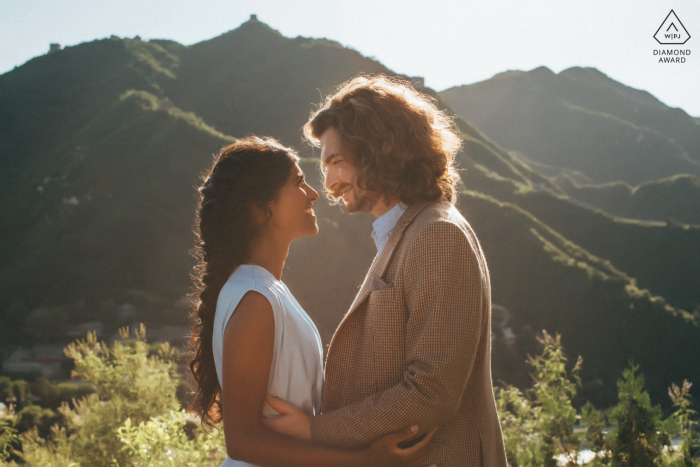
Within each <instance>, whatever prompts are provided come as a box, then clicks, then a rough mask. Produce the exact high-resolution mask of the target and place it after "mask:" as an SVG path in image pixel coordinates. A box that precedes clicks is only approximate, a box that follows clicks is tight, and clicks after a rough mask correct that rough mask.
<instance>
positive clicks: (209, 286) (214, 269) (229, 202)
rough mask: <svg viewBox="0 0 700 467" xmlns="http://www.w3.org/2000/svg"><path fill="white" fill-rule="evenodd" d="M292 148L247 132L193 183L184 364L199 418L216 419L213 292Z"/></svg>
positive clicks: (243, 256) (246, 239)
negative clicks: (190, 306) (195, 197)
mask: <svg viewBox="0 0 700 467" xmlns="http://www.w3.org/2000/svg"><path fill="white" fill-rule="evenodd" d="M298 161H299V157H298V156H297V155H296V153H295V152H294V151H293V150H292V149H289V148H286V147H284V146H282V145H281V144H279V143H278V142H277V141H275V140H274V139H271V138H265V139H262V138H258V137H255V136H249V137H246V138H243V139H241V140H238V141H237V142H235V143H233V144H230V145H228V146H226V147H225V148H223V149H222V150H221V152H219V155H218V156H217V157H216V158H215V160H214V164H213V165H212V167H211V168H210V169H209V170H208V171H207V172H206V173H205V175H204V177H203V183H202V185H201V186H200V187H199V205H198V207H197V217H196V222H195V235H196V243H195V248H194V254H195V256H196V258H197V260H198V262H197V265H196V266H195V269H194V272H193V274H192V278H193V279H194V291H193V292H192V294H190V297H191V298H192V299H193V300H194V303H195V307H194V311H193V313H192V320H193V326H192V334H191V337H190V350H191V351H192V353H193V356H192V360H191V361H190V370H191V371H192V375H193V376H194V379H195V381H196V382H197V388H196V390H195V391H194V400H193V401H192V403H191V404H190V410H192V411H194V412H196V413H198V414H199V416H200V417H201V419H202V422H204V423H206V424H208V425H213V424H215V423H218V422H219V421H221V397H220V396H221V386H220V385H219V379H218V377H217V375H216V366H215V365H214V351H213V349H212V337H213V332H214V316H215V315H216V302H217V300H218V298H219V293H220V292H221V289H222V288H223V286H224V284H226V281H227V280H228V278H229V276H230V275H231V274H232V273H233V271H234V270H235V269H236V268H237V267H238V266H239V265H241V264H242V263H244V262H245V261H246V260H247V255H248V249H249V247H250V242H251V240H252V238H253V236H254V235H255V234H256V233H257V232H258V229H259V228H260V226H259V225H257V224H256V222H255V221H254V219H253V217H252V216H253V214H252V210H253V207H257V208H258V209H260V210H261V211H262V212H264V213H265V214H266V216H267V218H268V219H269V217H270V215H271V211H270V209H269V204H270V202H272V201H273V200H274V199H275V197H276V196H277V193H278V191H279V189H280V188H282V187H283V186H284V184H285V183H286V182H287V180H288V179H289V175H290V173H291V172H292V168H293V167H294V164H295V162H298Z"/></svg>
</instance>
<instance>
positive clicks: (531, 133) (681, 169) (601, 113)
mask: <svg viewBox="0 0 700 467" xmlns="http://www.w3.org/2000/svg"><path fill="white" fill-rule="evenodd" d="M440 96H441V97H442V98H443V99H444V100H445V101H446V102H447V103H448V104H449V105H450V106H451V107H452V108H453V109H454V110H455V111H456V112H457V113H458V114H459V115H460V116H461V117H462V118H464V119H466V120H468V121H470V122H472V123H474V124H475V125H476V126H477V127H478V128H479V129H480V130H482V131H483V132H484V133H485V134H486V135H487V136H488V137H489V138H491V139H493V140H494V141H496V142H497V143H498V144H499V145H500V146H502V147H504V148H506V149H508V150H513V151H517V152H519V153H521V154H522V155H523V156H524V158H525V159H526V160H528V161H532V162H533V163H534V164H533V166H534V167H536V168H538V169H539V170H542V171H543V173H545V174H547V175H550V176H554V175H558V174H561V173H566V172H567V171H568V172H578V175H579V176H581V178H582V180H579V181H581V182H587V183H592V184H601V183H609V182H616V181H624V182H626V183H628V184H631V185H633V186H634V185H639V184H642V183H645V182H649V181H654V180H658V179H662V178H667V177H671V176H674V175H677V174H683V173H688V174H691V175H695V176H699V175H700V125H698V123H697V119H694V118H693V117H690V116H689V115H688V114H686V113H685V112H684V111H683V110H681V109H675V108H670V107H668V106H666V105H664V104H663V103H662V102H660V101H659V100H658V99H656V98H655V97H653V96H652V95H651V94H649V93H647V92H645V91H640V90H637V89H633V88H630V87H628V86H625V85H623V84H621V83H618V82H616V81H614V80H612V79H610V78H609V77H608V76H606V75H605V74H603V73H601V72H600V71H598V70H596V69H594V68H578V67H575V68H569V69H567V70H564V71H562V72H561V73H559V74H555V73H553V72H552V71H551V70H549V69H548V68H545V67H540V68H536V69H534V70H532V71H528V72H522V71H508V72H505V73H501V74H498V75H496V76H494V77H493V78H491V79H489V80H486V81H482V82H480V83H475V84H470V85H465V86H458V87H454V88H450V89H447V90H445V91H443V92H441V93H440Z"/></svg>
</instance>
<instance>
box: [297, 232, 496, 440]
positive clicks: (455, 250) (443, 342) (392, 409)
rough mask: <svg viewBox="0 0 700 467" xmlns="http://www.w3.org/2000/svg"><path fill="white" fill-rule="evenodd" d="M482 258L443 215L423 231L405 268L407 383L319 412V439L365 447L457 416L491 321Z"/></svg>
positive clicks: (315, 428)
mask: <svg viewBox="0 0 700 467" xmlns="http://www.w3.org/2000/svg"><path fill="white" fill-rule="evenodd" d="M477 255H478V252H476V251H475V250H474V248H473V247H472V245H471V243H470V241H469V238H468V237H467V234H466V233H465V232H464V231H463V230H462V229H461V228H460V227H459V226H458V225H456V224H454V223H452V222H449V221H445V220H440V221H436V222H433V223H430V224H428V225H427V226H425V227H424V228H423V230H422V232H421V233H420V234H419V235H418V236H417V237H416V238H415V240H414V241H413V243H412V244H411V245H410V246H408V252H407V256H406V260H405V262H404V267H403V269H402V270H401V271H400V272H399V274H402V275H403V284H404V298H405V303H406V306H407V309H408V316H407V318H408V320H407V322H406V341H405V350H406V353H405V355H406V368H407V369H406V371H405V372H404V375H403V380H402V381H401V382H400V383H399V384H397V385H395V386H393V387H391V388H389V389H387V390H385V391H383V392H379V393H376V394H373V395H371V396H369V397H367V398H365V399H363V400H361V401H358V402H356V403H354V404H351V405H348V406H346V407H342V408H340V409H338V410H334V411H331V412H327V413H322V414H321V415H318V416H316V417H313V418H312V421H311V438H312V440H313V441H314V442H317V443H319V444H323V445H327V446H334V447H340V448H351V449H353V448H362V447H365V446H367V445H368V444H369V443H371V442H372V441H374V440H376V439H378V438H380V437H382V436H384V435H386V434H389V433H392V432H394V431H398V430H400V429H402V428H405V427H407V426H410V425H414V424H418V425H419V426H420V433H425V432H426V431H429V430H430V429H432V428H434V427H435V426H438V425H441V424H443V423H445V422H447V421H449V420H450V419H451V418H452V417H453V416H454V415H455V414H456V413H457V410H458V409H459V405H460V402H461V399H462V394H463V392H464V389H465V387H466V384H467V380H468V378H469V376H470V374H471V372H472V368H473V367H474V362H475V360H476V353H477V348H478V345H479V336H480V335H481V329H482V326H483V324H484V320H486V319H489V317H488V316H484V314H485V312H484V310H487V309H488V308H487V307H484V304H483V300H486V299H487V297H486V296H485V295H486V294H485V290H484V287H483V282H482V281H483V280H484V278H483V276H482V272H481V268H480V265H479V264H480V263H479V260H478V256H477ZM395 283H396V281H395Z"/></svg>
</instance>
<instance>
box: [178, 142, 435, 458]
mask: <svg viewBox="0 0 700 467" xmlns="http://www.w3.org/2000/svg"><path fill="white" fill-rule="evenodd" d="M298 161H299V158H298V156H296V154H295V153H294V152H293V151H292V150H291V149H288V148H285V147H283V146H281V145H280V144H279V143H277V142H276V141H275V140H273V139H260V138H257V137H248V138H245V139H242V140H239V141H238V142H236V143H234V144H231V145H229V146H227V147H225V148H224V149H222V150H221V152H220V154H219V155H218V157H217V158H216V160H215V161H214V165H213V166H212V168H211V170H210V171H209V173H208V175H207V177H206V179H205V181H204V183H203V184H202V186H201V187H200V188H199V192H200V202H199V207H198V211H197V225H196V229H197V234H198V239H197V245H196V252H197V253H198V256H199V259H200V261H199V264H198V266H197V269H196V276H197V277H196V279H197V282H198V288H197V290H196V296H197V297H198V298H199V301H198V307H197V309H196V311H195V314H194V319H195V326H194V329H193V333H192V341H193V348H194V357H193V359H192V361H191V363H190V368H191V369H192V373H193V374H194V377H195V380H196V381H197V384H198V387H197V391H196V392H195V400H194V402H193V404H192V408H193V409H194V410H195V411H196V412H198V413H199V415H200V416H201V418H202V421H203V422H205V423H208V424H214V423H217V422H219V421H221V420H223V424H224V433H225V436H226V449H227V452H228V455H229V457H228V458H227V459H226V460H225V461H224V463H223V464H222V466H226V467H229V466H237V467H239V466H246V465H251V464H259V465H267V466H273V465H284V466H304V467H313V466H318V467H328V466H372V465H377V466H382V467H387V466H393V465H396V466H404V465H414V464H415V463H416V462H417V461H418V460H420V459H421V458H422V457H423V456H424V455H425V454H426V452H427V449H426V447H427V445H428V444H429V442H430V438H431V436H427V437H426V438H425V440H423V441H421V442H420V443H418V444H416V445H415V446H413V447H411V448H409V449H405V450H402V449H399V448H398V447H397V446H396V443H398V442H400V441H402V440H406V439H408V438H410V437H411V436H412V434H414V433H415V432H416V431H417V427H411V428H409V429H406V430H403V431H402V432H400V433H396V434H392V435H388V436H386V437H384V438H382V439H380V440H379V441H377V442H375V443H374V444H372V446H370V447H369V448H368V449H366V450H364V451H342V450H337V449H330V448H326V447H322V446H317V445H314V444H312V443H309V442H307V441H302V440H299V439H295V438H292V437H289V436H286V435H283V434H280V433H277V432H275V431H273V430H272V429H270V428H269V427H268V426H267V425H266V424H265V423H264V419H265V418H269V417H271V416H274V415H276V412H275V411H274V410H273V409H272V408H271V407H270V406H269V405H267V403H266V396H267V394H268V393H269V394H270V395H272V396H276V397H279V398H280V399H283V400H285V401H287V402H289V403H291V404H294V405H297V406H299V407H301V408H302V409H304V410H305V411H306V412H307V413H308V414H309V415H313V414H314V413H318V411H319V409H320V402H321V401H320V399H321V391H322V385H323V363H322V360H321V359H322V349H321V340H320V336H319V334H318V331H317V330H316V327H315V326H314V324H313V322H312V321H311V320H310V319H309V317H308V316H307V315H306V313H305V312H304V310H303V309H302V308H301V306H299V304H298V303H297V302H296V300H295V299H294V297H293V296H292V294H291V293H290V292H289V289H288V288H287V287H286V286H285V285H284V283H283V282H282V281H281V276H282V269H283V267H284V261H285V259H286V257H287V252H288V250H289V244H290V243H291V242H292V241H293V240H294V239H297V238H300V237H307V236H313V235H316V234H317V233H318V226H317V225H316V217H315V216H314V212H313V208H312V205H313V203H314V202H315V201H316V200H318V193H316V191H314V190H313V188H311V187H310V186H309V185H308V184H307V183H306V181H305V180H304V174H303V172H302V171H301V169H300V168H299V165H298ZM273 404H274V402H273ZM233 459H238V460H237V461H234V460H233Z"/></svg>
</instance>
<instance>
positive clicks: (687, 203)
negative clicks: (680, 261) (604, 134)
mask: <svg viewBox="0 0 700 467" xmlns="http://www.w3.org/2000/svg"><path fill="white" fill-rule="evenodd" d="M556 182H557V185H558V186H560V187H561V188H562V189H563V190H564V191H566V193H567V194H568V195H569V196H571V197H572V198H574V199H576V200H578V201H581V202H583V203H586V204H588V205H591V206H597V207H599V208H601V209H603V210H604V211H606V212H608V213H610V214H612V215H615V216H621V217H627V218H632V219H644V220H666V221H669V222H679V223H685V224H700V178H698V177H695V176H693V175H675V176H673V177H669V178H664V179H661V180H656V181H653V182H647V183H643V184H642V185H639V186H635V187H631V186H629V185H627V184H626V183H624V182H615V183H609V184H606V185H586V184H579V183H576V181H575V180H574V179H572V178H571V177H570V176H568V175H563V176H561V177H558V178H557V180H556Z"/></svg>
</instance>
